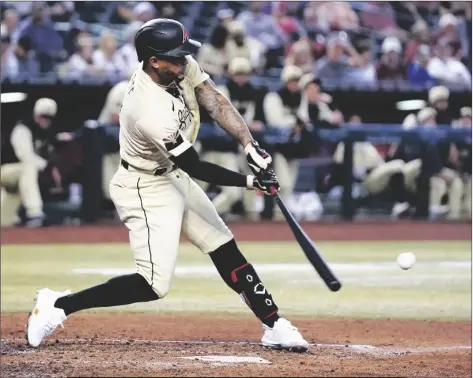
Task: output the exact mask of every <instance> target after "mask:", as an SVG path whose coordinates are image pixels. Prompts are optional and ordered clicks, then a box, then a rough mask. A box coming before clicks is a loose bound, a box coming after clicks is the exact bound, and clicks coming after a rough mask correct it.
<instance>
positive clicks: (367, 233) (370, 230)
mask: <svg viewBox="0 0 473 378" xmlns="http://www.w3.org/2000/svg"><path fill="white" fill-rule="evenodd" d="M229 227H230V229H231V230H232V232H233V233H234V234H235V237H236V239H237V240H240V241H242V240H245V241H263V240H273V241H284V240H294V237H293V235H292V233H291V230H290V228H289V227H288V225H287V224H286V223H284V222H282V223H279V222H258V223H230V224H229ZM302 227H303V228H304V230H305V232H306V233H307V234H308V235H309V236H310V237H311V238H312V239H314V240H471V223H464V222H458V223H457V222H421V221H411V222H409V221H398V222H354V223H344V222H337V223H333V222H322V223H302ZM110 242H114V243H117V242H128V233H127V230H126V229H125V227H123V226H99V225H97V226H76V227H49V228H42V229H24V228H3V229H2V237H1V243H2V244H24V243H110Z"/></svg>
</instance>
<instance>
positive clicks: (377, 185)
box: [363, 159, 420, 194]
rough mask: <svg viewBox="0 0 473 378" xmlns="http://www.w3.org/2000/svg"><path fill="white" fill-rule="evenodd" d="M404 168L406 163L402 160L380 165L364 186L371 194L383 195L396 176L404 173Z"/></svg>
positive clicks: (372, 172) (370, 174)
mask: <svg viewBox="0 0 473 378" xmlns="http://www.w3.org/2000/svg"><path fill="white" fill-rule="evenodd" d="M403 167H404V161H402V160H400V159H398V160H392V161H388V162H386V163H383V164H380V165H378V166H377V167H376V168H374V169H373V170H372V171H371V172H370V173H369V174H368V176H367V177H366V178H365V180H364V181H363V185H364V186H365V187H366V189H367V190H368V191H369V192H370V193H373V194H378V193H381V192H382V191H384V190H385V189H386V188H387V187H388V186H389V182H390V180H391V177H392V176H393V175H394V174H396V173H401V172H403ZM419 172H420V171H419Z"/></svg>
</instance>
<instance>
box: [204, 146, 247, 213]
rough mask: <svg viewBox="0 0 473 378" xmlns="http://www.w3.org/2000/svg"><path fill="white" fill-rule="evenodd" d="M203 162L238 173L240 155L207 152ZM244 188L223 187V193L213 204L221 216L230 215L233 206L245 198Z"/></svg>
mask: <svg viewBox="0 0 473 378" xmlns="http://www.w3.org/2000/svg"><path fill="white" fill-rule="evenodd" d="M203 160H205V161H208V162H209V163H213V164H217V165H220V166H221V167H224V168H227V169H229V170H231V171H234V172H238V171H239V169H238V154H237V153H236V152H220V151H207V152H205V153H204V155H203ZM243 190H244V189H242V188H237V187H232V186H223V187H222V191H221V192H220V194H218V195H217V196H216V197H215V198H214V199H213V200H212V202H213V204H214V206H215V208H216V209H217V212H218V213H219V214H225V213H228V212H229V211H230V210H231V208H232V206H233V204H234V203H235V202H237V201H238V200H240V199H241V198H242V197H243Z"/></svg>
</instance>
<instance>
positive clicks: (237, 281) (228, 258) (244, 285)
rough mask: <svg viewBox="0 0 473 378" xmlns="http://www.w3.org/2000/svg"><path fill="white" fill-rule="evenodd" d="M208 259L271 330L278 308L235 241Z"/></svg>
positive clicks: (221, 247) (211, 254)
mask: <svg viewBox="0 0 473 378" xmlns="http://www.w3.org/2000/svg"><path fill="white" fill-rule="evenodd" d="M210 258H211V259H212V261H213V263H214V265H215V267H216V268H217V270H218V272H219V274H220V276H221V277H222V279H223V280H224V281H225V282H226V284H227V285H228V286H229V287H230V288H231V289H232V290H234V291H235V292H237V293H238V294H240V296H241V297H242V298H243V299H244V301H245V302H246V304H247V305H248V307H250V308H251V310H252V311H253V313H254V314H255V315H256V316H257V317H258V319H260V320H261V322H263V323H264V324H266V325H267V326H268V327H271V328H272V327H273V326H274V322H276V320H278V319H279V315H278V307H277V306H276V303H274V301H273V298H272V296H271V294H269V293H268V291H267V290H266V288H265V287H264V285H263V283H262V282H261V280H260V278H259V277H258V274H257V273H256V271H255V270H254V268H253V266H252V265H251V264H249V263H248V261H246V259H245V257H244V256H243V255H242V253H241V252H240V250H239V249H238V246H237V244H236V242H235V240H234V239H232V240H230V241H229V242H228V243H225V244H224V245H222V246H220V247H219V248H217V249H216V250H215V251H213V252H211V253H210Z"/></svg>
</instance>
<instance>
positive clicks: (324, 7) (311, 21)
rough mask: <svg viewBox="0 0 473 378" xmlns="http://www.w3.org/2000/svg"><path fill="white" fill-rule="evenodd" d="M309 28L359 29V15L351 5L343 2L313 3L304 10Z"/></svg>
mask: <svg viewBox="0 0 473 378" xmlns="http://www.w3.org/2000/svg"><path fill="white" fill-rule="evenodd" d="M304 22H305V25H306V27H307V28H316V29H322V30H324V31H330V30H355V29H358V27H359V20H358V15H357V14H356V12H355V11H354V10H353V9H352V8H351V7H350V5H349V3H346V2H342V1H333V2H331V1H312V2H310V3H309V4H308V5H307V7H306V8H305V9H304Z"/></svg>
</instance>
